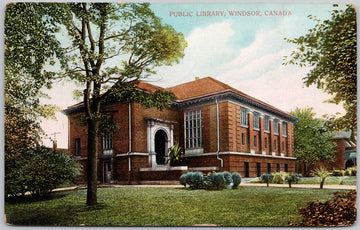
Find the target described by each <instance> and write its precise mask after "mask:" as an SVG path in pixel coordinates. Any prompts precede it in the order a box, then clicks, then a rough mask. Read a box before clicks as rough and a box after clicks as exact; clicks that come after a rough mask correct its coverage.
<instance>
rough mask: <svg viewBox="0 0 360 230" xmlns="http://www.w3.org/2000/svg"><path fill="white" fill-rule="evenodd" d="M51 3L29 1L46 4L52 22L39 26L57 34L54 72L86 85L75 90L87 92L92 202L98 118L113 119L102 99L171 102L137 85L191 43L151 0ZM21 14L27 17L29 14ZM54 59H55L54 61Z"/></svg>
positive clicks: (47, 17) (47, 19)
mask: <svg viewBox="0 0 360 230" xmlns="http://www.w3.org/2000/svg"><path fill="white" fill-rule="evenodd" d="M17 4H18V3H15V4H14V5H17ZM50 5H51V7H52V8H49V4H44V3H31V4H30V5H29V6H30V7H33V6H34V7H36V8H39V9H42V11H41V12H43V13H44V14H43V17H40V19H41V20H45V25H48V26H45V27H40V28H39V29H43V30H45V32H44V33H45V34H50V35H52V37H50V38H51V39H52V38H55V40H56V41H57V43H56V44H61V49H60V50H61V51H62V53H61V54H63V55H62V56H59V58H58V59H57V61H58V62H59V63H60V64H61V67H62V68H61V69H62V70H63V71H58V72H56V75H57V76H60V77H61V76H66V77H68V78H70V79H72V80H74V81H77V82H78V83H79V84H81V85H82V86H83V89H84V90H83V91H82V92H76V94H77V95H82V97H83V109H84V120H85V121H86V125H87V130H88V148H87V149H88V162H87V167H86V168H87V182H88V190H87V201H86V203H87V205H94V204H96V203H97V194H96V190H97V165H96V164H97V143H98V141H97V139H98V135H99V134H100V133H101V130H100V129H99V126H100V121H102V120H109V119H108V116H107V115H106V114H102V113H101V110H100V106H101V104H103V103H107V102H109V101H111V102H114V101H135V102H139V103H142V104H144V105H145V106H148V107H149V106H155V107H156V108H158V109H163V108H167V107H169V106H170V105H171V102H172V101H173V100H175V96H174V95H173V94H172V93H170V92H167V91H156V92H154V93H152V94H149V93H145V92H143V91H139V90H137V84H138V83H139V80H140V79H143V78H146V77H148V76H150V75H151V74H154V73H155V71H154V68H155V67H157V66H160V65H172V64H173V63H175V62H179V60H180V59H181V58H182V57H183V55H184V49H185V47H186V45H187V43H186V41H185V40H184V36H183V34H181V33H178V32H176V31H175V30H174V29H173V28H172V27H171V26H169V25H164V24H162V23H161V20H160V18H158V17H156V16H155V14H154V13H153V12H152V11H151V9H150V7H149V6H150V5H149V4H117V3H67V4H61V3H58V4H50ZM10 6H11V5H10ZM44 11H47V12H44ZM55 15H56V19H55V18H54V17H53V16H55ZM22 20H23V21H26V19H25V18H22ZM24 26H26V23H25V25H24ZM64 32H65V33H66V32H67V35H66V34H65V33H64ZM15 39H16V38H15ZM39 55H40V56H41V55H44V54H41V53H40V54H39ZM55 62H56V60H52V62H51V63H50V64H54V63H55ZM51 76H52V75H51ZM36 79H37V78H36ZM50 80H52V79H51V78H50ZM101 125H102V126H104V125H103V124H101ZM106 130H107V131H109V130H111V128H110V129H109V128H106Z"/></svg>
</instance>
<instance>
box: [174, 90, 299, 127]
mask: <svg viewBox="0 0 360 230" xmlns="http://www.w3.org/2000/svg"><path fill="white" fill-rule="evenodd" d="M216 100H233V101H236V102H239V103H241V104H246V105H250V106H251V107H254V108H257V109H260V110H263V111H266V112H268V113H271V114H275V115H277V116H278V117H279V118H282V119H284V120H287V121H290V122H292V123H296V122H297V121H298V120H299V119H298V118H297V117H295V116H293V115H291V114H289V113H286V112H284V111H282V110H280V109H277V108H275V107H273V106H271V105H268V104H266V103H264V102H261V101H255V100H253V99H252V98H249V97H247V96H246V95H243V94H240V93H237V92H234V91H233V90H229V89H227V90H224V91H219V92H215V93H212V94H206V95H202V96H198V97H194V98H188V99H183V100H177V101H176V102H177V103H178V105H177V106H178V108H179V109H186V108H189V107H192V106H194V105H203V104H209V103H214V102H215V101H216Z"/></svg>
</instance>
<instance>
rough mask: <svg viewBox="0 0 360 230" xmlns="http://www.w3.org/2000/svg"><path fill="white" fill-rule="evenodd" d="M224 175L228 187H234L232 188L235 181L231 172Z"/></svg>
mask: <svg viewBox="0 0 360 230" xmlns="http://www.w3.org/2000/svg"><path fill="white" fill-rule="evenodd" d="M222 174H223V176H224V178H225V183H226V185H227V186H230V187H232V186H233V185H234V181H233V179H232V175H231V173H229V172H222Z"/></svg>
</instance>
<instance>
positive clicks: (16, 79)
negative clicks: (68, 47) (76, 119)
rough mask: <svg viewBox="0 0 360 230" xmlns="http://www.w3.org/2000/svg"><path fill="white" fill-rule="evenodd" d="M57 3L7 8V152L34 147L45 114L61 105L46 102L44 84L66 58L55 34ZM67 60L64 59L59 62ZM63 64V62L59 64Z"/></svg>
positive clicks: (49, 82) (51, 112) (24, 4)
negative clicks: (45, 103)
mask: <svg viewBox="0 0 360 230" xmlns="http://www.w3.org/2000/svg"><path fill="white" fill-rule="evenodd" d="M56 9H57V5H56V4H48V3H43V4H37V3H11V4H8V5H7V6H6V12H5V25H4V26H5V30H4V32H5V33H4V38H5V53H4V57H5V59H4V64H5V78H4V83H5V87H4V89H5V95H4V98H5V154H16V153H18V152H22V151H25V150H26V149H27V148H32V147H34V146H35V144H37V142H38V140H39V139H40V138H41V137H42V136H43V133H42V130H41V129H40V119H41V118H53V117H54V114H55V111H56V110H57V109H58V108H57V107H56V106H54V105H43V104H41V103H40V99H41V98H43V97H46V94H44V93H43V89H44V88H50V87H51V83H52V81H53V80H54V79H55V78H56V77H57V76H58V75H57V73H56V72H54V71H52V69H53V68H52V67H51V68H44V66H45V65H48V66H51V65H52V66H54V65H55V62H54V60H60V61H61V60H63V59H62V58H63V54H64V53H63V52H62V49H61V47H60V43H59V41H57V39H56V38H55V36H54V32H56V31H57V29H56V26H55V24H56V21H57V20H58V18H57V17H56V15H55V17H53V16H54V15H53V13H54V12H56ZM59 64H63V62H59V63H58V65H59ZM59 66H60V65H59Z"/></svg>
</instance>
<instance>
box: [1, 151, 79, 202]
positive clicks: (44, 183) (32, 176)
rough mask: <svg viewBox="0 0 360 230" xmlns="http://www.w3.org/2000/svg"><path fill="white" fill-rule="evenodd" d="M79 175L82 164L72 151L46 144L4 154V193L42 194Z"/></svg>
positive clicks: (13, 194)
mask: <svg viewBox="0 0 360 230" xmlns="http://www.w3.org/2000/svg"><path fill="white" fill-rule="evenodd" d="M79 175H80V166H79V165H78V163H76V162H75V161H74V160H73V159H72V158H71V157H70V156H69V155H66V154H62V153H58V152H56V151H53V150H50V149H48V148H46V147H38V148H34V149H28V150H27V151H26V152H24V153H22V154H17V155H13V156H12V157H6V158H5V194H6V195H11V196H18V195H24V194H25V192H30V193H31V194H32V195H33V196H37V197H39V196H43V195H46V194H48V193H49V192H50V191H51V190H53V189H54V188H56V187H57V186H59V185H61V184H63V183H66V182H74V181H75V180H76V179H77V178H78V177H79Z"/></svg>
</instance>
